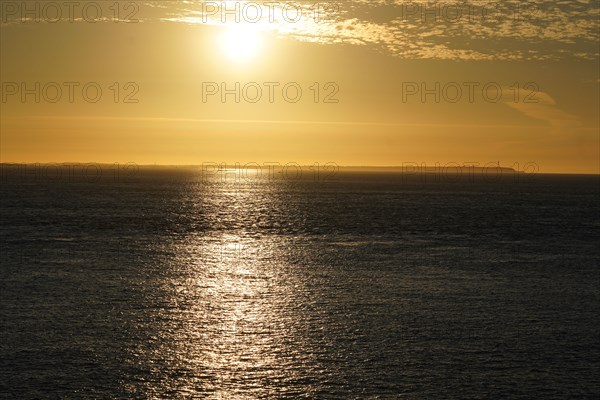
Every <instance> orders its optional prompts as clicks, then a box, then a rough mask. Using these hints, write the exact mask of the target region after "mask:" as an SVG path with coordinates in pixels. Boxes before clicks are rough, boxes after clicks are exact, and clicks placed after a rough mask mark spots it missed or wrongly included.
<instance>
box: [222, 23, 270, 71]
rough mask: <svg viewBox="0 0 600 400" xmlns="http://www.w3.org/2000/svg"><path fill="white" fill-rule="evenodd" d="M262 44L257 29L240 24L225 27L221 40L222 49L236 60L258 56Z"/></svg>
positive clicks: (242, 60)
mask: <svg viewBox="0 0 600 400" xmlns="http://www.w3.org/2000/svg"><path fill="white" fill-rule="evenodd" d="M260 44H261V43H260V35H259V34H258V32H257V31H256V30H254V29H251V28H245V27H238V26H236V27H227V28H225V29H224V31H223V33H222V36H221V40H220V47H221V51H222V52H223V53H224V54H225V56H227V57H228V58H229V59H231V60H233V61H235V62H245V61H249V60H250V59H252V58H254V57H256V56H257V55H258V52H259V50H260Z"/></svg>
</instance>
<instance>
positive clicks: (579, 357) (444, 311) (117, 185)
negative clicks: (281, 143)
mask: <svg viewBox="0 0 600 400" xmlns="http://www.w3.org/2000/svg"><path fill="white" fill-rule="evenodd" d="M232 176H233V175H232ZM113 178H114V177H111V178H108V177H106V176H103V177H102V178H101V179H96V180H89V179H87V180H86V179H77V178H75V179H67V178H65V177H64V176H63V177H62V178H54V179H49V178H47V179H42V178H40V177H35V176H24V175H21V174H20V173H19V174H17V173H16V172H11V171H9V172H8V173H4V174H3V178H2V179H3V180H2V187H1V195H2V198H1V200H2V203H1V217H2V228H1V234H2V236H1V244H2V254H1V256H0V257H1V258H0V260H1V268H0V273H1V282H0V289H1V292H0V296H1V305H2V308H1V314H0V317H1V323H2V340H1V343H0V346H1V357H0V374H1V375H0V376H1V379H0V385H1V386H0V393H1V394H2V396H3V398H15V399H29V398H49V399H55V398H139V399H167V398H174V399H179V398H181V399H184V398H211V399H212V398H214V399H242V398H243V399H246V398H247V399H253V398H257V399H264V398H290V399H292V398H319V399H320V398H323V399H328V398H331V399H351V398H360V399H363V398H370V399H376V398H381V399H388V398H389V399H393V398H400V397H406V398H431V399H433V398H483V397H501V398H509V397H510V398H523V397H530V398H566V397H574V398H595V397H596V396H598V395H599V386H600V384H599V382H600V367H599V361H598V360H600V342H599V332H600V329H599V328H600V322H599V321H600V320H599V318H598V314H599V313H598V311H599V309H600V307H599V305H600V292H599V291H600V289H599V288H600V272H599V269H598V268H599V264H600V263H599V261H600V250H599V246H598V241H599V239H600V214H599V211H600V208H599V182H598V177H583V176H569V177H567V176H544V175H539V176H535V177H534V178H535V179H526V180H519V181H516V180H515V179H513V177H510V178H506V179H500V180H496V181H494V182H486V181H483V180H481V179H475V181H472V180H471V179H460V181H458V182H450V181H443V182H435V181H432V180H431V179H429V180H428V181H426V182H423V179H421V178H422V177H416V176H414V177H410V178H411V179H403V178H402V177H401V176H400V175H396V174H384V173H355V172H352V173H351V172H342V173H339V174H338V175H337V176H336V177H335V179H334V180H332V181H330V180H327V181H315V180H314V179H312V178H307V179H302V180H301V181H295V180H292V179H287V180H284V179H260V180H256V179H255V180H250V181H247V180H240V181H238V180H236V178H231V177H229V178H228V179H225V180H221V179H212V180H210V181H207V180H206V179H202V175H201V174H200V170H198V169H191V168H190V169H182V168H177V169H175V168H171V169H160V168H142V169H141V170H139V171H138V172H137V173H136V174H134V175H131V176H127V177H120V178H119V179H113Z"/></svg>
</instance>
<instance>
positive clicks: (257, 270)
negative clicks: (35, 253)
mask: <svg viewBox="0 0 600 400" xmlns="http://www.w3.org/2000/svg"><path fill="white" fill-rule="evenodd" d="M196 188H197V192H196V193H189V194H188V195H189V196H190V198H189V199H187V200H188V201H192V202H195V203H194V207H195V208H196V210H197V212H198V213H200V214H201V219H202V220H204V221H208V222H210V223H212V224H213V225H214V227H215V228H216V229H215V230H214V231H212V232H210V233H208V234H207V233H206V232H200V231H199V232H193V233H191V234H190V235H189V236H188V237H187V238H185V240H183V241H182V242H181V243H179V244H178V245H176V246H175V249H174V251H175V257H174V261H173V263H171V265H170V268H171V272H170V277H169V279H168V280H169V282H168V283H163V284H164V286H165V288H164V289H163V290H165V291H166V292H167V293H166V294H165V295H166V296H169V297H170V298H169V299H168V301H167V302H168V303H169V304H170V310H168V312H167V313H166V314H167V318H166V321H164V323H162V324H159V326H160V329H159V330H160V331H159V332H157V333H156V335H157V336H158V337H159V338H160V339H159V340H161V341H162V345H161V350H160V352H161V353H162V354H155V355H153V356H152V358H153V359H157V358H158V359H166V360H167V361H166V363H165V364H166V365H163V366H162V367H160V368H157V371H156V376H160V377H162V378H161V379H160V380H156V381H153V382H148V383H147V387H146V393H144V395H146V396H148V397H149V398H160V396H162V395H163V394H164V393H169V391H168V390H166V388H168V389H169V390H170V393H171V394H172V396H174V397H176V398H186V396H198V395H201V396H203V398H205V397H206V396H208V398H214V399H242V398H269V397H272V396H275V397H277V396H278V393H279V395H281V394H283V393H285V394H286V395H291V394H293V393H298V394H300V393H307V392H310V383H309V382H307V381H305V380H304V381H303V382H302V383H300V381H298V380H299V379H304V378H299V377H300V375H301V374H302V376H306V374H305V373H303V372H302V368H300V369H298V366H302V365H304V364H306V363H309V364H310V363H311V361H310V359H311V353H313V352H312V351H310V350H308V349H307V348H306V343H304V342H303V341H304V340H305V339H306V338H305V337H304V334H303V333H302V332H299V331H298V327H299V326H302V323H303V320H304V318H303V317H302V316H301V315H298V314H297V313H296V312H295V311H298V310H302V308H303V307H304V306H302V305H301V303H302V302H303V301H304V300H306V299H304V300H301V301H299V297H298V296H300V297H302V296H304V294H303V290H302V289H301V288H302V287H303V285H304V283H303V282H302V281H301V274H298V273H297V272H294V269H293V267H291V266H290V265H288V263H287V256H286V246H285V245H284V242H285V241H284V240H281V239H278V238H275V237H264V236H258V235H256V234H253V228H252V226H249V223H250V219H249V218H248V216H249V215H251V214H253V215H255V216H256V211H257V210H261V209H262V211H260V212H268V211H267V210H269V209H272V210H276V209H277V208H279V207H281V206H282V205H281V204H277V203H278V200H277V193H276V190H277V188H276V185H268V184H261V185H260V187H256V186H253V185H251V184H246V183H240V182H239V181H236V178H235V177H234V176H233V175H231V176H227V175H225V178H224V181H220V180H219V181H215V182H212V183H209V184H205V183H199V184H198V185H197V186H196ZM182 201H186V200H183V199H182ZM231 228H233V229H231ZM254 231H255V230H254ZM160 313H161V312H159V314H160ZM160 369H162V370H160ZM295 388H296V389H295ZM307 388H308V391H307ZM301 390H302V391H301ZM275 391H277V392H275ZM154 396H157V397H154ZM180 396H183V397H180Z"/></svg>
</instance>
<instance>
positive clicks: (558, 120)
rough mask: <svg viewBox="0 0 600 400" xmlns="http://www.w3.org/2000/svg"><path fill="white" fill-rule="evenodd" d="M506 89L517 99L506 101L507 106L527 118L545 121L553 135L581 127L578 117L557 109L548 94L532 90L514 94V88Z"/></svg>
mask: <svg viewBox="0 0 600 400" xmlns="http://www.w3.org/2000/svg"><path fill="white" fill-rule="evenodd" d="M507 89H510V90H511V91H512V92H513V93H515V97H516V98H517V99H518V101H515V99H514V98H513V99H511V100H506V101H505V104H506V105H507V106H509V107H510V108H512V109H514V110H517V111H519V112H520V113H522V114H523V115H525V116H527V117H529V118H533V119H536V120H540V121H545V122H546V123H547V124H548V125H550V126H551V127H552V132H553V133H566V132H568V131H570V130H571V129H572V128H577V127H580V126H581V121H580V120H579V117H577V116H575V115H572V114H569V113H568V112H566V111H564V110H561V109H560V108H558V106H557V104H556V101H555V100H554V99H553V98H552V97H551V96H550V95H549V94H547V93H544V92H538V91H536V90H535V89H534V88H525V89H524V88H520V89H518V90H517V91H516V92H515V89H514V88H507ZM517 96H518V97H517Z"/></svg>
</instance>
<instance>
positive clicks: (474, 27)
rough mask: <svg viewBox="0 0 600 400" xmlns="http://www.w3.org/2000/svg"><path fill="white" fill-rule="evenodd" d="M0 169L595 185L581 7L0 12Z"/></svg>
mask: <svg viewBox="0 0 600 400" xmlns="http://www.w3.org/2000/svg"><path fill="white" fill-rule="evenodd" d="M0 6H1V8H0V56H1V58H0V80H1V82H2V85H1V88H0V89H1V93H0V97H1V99H0V107H1V108H0V133H1V136H0V161H1V162H4V163H20V162H29V163H35V162H39V163H47V162H82V163H84V162H102V163H114V162H119V163H128V162H135V163H138V164H154V163H158V164H180V165H181V164H186V165H189V164H194V165H200V164H202V163H206V162H217V163H220V162H225V163H228V164H234V163H241V164H245V163H250V162H252V163H258V164H264V163H267V162H280V163H287V162H296V163H299V164H303V165H308V164H310V165H312V164H314V163H315V162H318V163H321V164H325V163H336V164H338V165H351V166H401V165H403V164H406V163H410V164H413V163H418V164H425V165H428V166H433V165H436V164H439V165H447V164H450V163H453V164H466V163H470V164H479V165H482V166H483V165H485V164H488V163H499V164H500V165H502V166H506V167H514V168H517V169H519V168H520V167H522V166H523V165H526V164H527V163H535V164H536V165H538V166H539V171H540V172H566V173H600V121H599V118H600V116H599V110H600V104H599V103H600V91H599V88H600V75H599V74H600V72H599V71H600V62H599V60H600V31H599V29H600V23H599V16H600V11H599V10H600V6H599V3H598V1H584V0H579V1H537V2H532V1H527V2H524V1H513V0H509V1H502V2H492V1H464V0H462V1H437V2H432V1H428V2H425V1H399V0H387V1H379V0H375V1H372V0H371V1H364V0H353V1H343V2H332V1H329V2H316V1H293V2H286V1H281V2H270V1H221V2H209V1H177V0H173V1H120V2H115V1H96V2H94V1H78V2H70V3H69V2H66V1H55V2H52V1H50V2H48V1H26V2H22V1H5V0H2V1H0Z"/></svg>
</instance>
